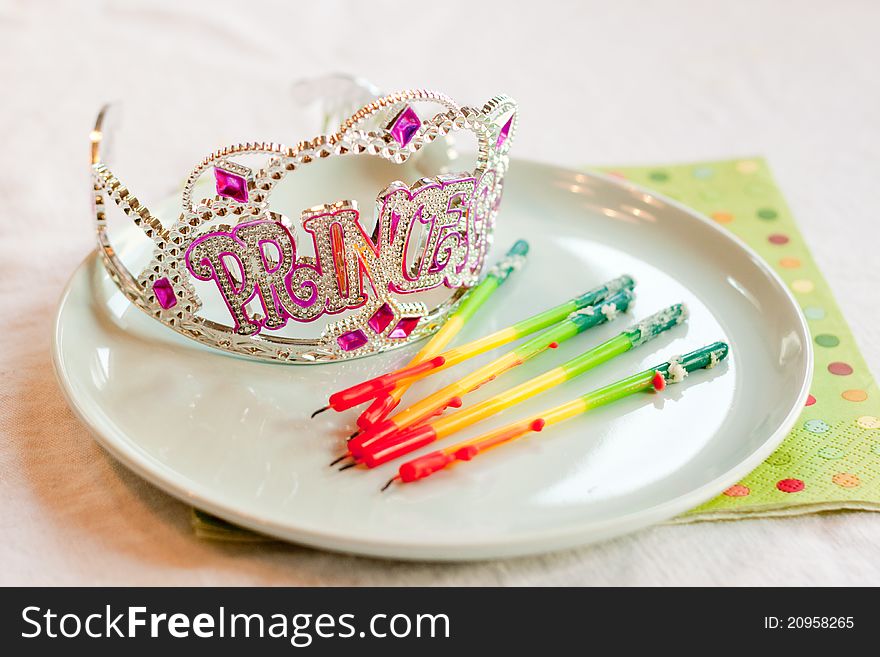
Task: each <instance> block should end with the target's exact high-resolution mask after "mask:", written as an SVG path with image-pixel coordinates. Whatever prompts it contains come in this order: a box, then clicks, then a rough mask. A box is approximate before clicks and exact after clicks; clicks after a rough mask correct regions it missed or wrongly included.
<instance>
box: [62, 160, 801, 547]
mask: <svg viewBox="0 0 880 657" xmlns="http://www.w3.org/2000/svg"><path fill="white" fill-rule="evenodd" d="M511 164H512V166H516V165H519V166H526V167H529V166H530V167H537V168H540V169H544V170H545V171H552V172H554V173H557V174H558V173H563V174H565V173H572V174H577V175H585V176H588V177H592V178H595V179H598V180H601V181H602V182H603V183H605V184H609V185H612V186H616V187H620V188H623V189H626V190H628V191H635V192H640V193H642V194H648V195H650V196H652V197H655V198H657V199H659V200H661V201H663V202H664V203H666V204H668V205H669V206H671V207H674V208H675V209H677V210H678V211H679V212H682V213H683V214H685V215H688V216H689V217H690V218H691V219H693V220H696V221H699V222H701V223H703V224H704V225H707V226H709V227H710V228H711V229H712V230H714V231H715V232H717V233H718V234H720V235H722V236H723V237H724V238H725V239H728V240H731V241H732V242H733V243H734V244H736V246H738V247H739V248H740V249H741V250H742V251H743V252H745V253H746V254H747V255H748V256H749V257H750V258H751V260H752V261H753V262H754V263H755V264H756V266H757V267H759V268H760V269H761V270H762V271H763V273H765V274H766V275H768V276H769V277H770V278H771V279H773V280H774V281H775V283H776V284H777V286H778V287H779V288H780V289H781V290H782V291H783V294H784V296H785V297H786V299H787V301H788V302H789V304H790V305H791V307H792V308H794V310H795V311H796V312H795V316H796V318H797V319H798V326H797V328H798V329H799V331H800V333H801V337H802V338H804V339H803V345H804V358H803V361H804V363H805V368H804V370H803V372H802V373H801V389H800V391H799V392H798V396H797V398H796V401H795V403H794V404H793V405H792V407H791V408H790V409H789V411H788V413H787V414H786V416H785V418H784V419H783V421H782V422H781V423H780V424H779V426H778V427H777V428H776V430H775V431H774V432H772V433H771V434H770V435H769V436H768V437H767V439H766V440H765V441H764V442H763V443H762V444H761V446H760V447H759V448H758V449H756V450H755V451H754V452H752V453H751V454H750V455H749V456H748V457H747V458H745V459H743V460H742V461H740V462H739V464H737V465H736V466H734V467H732V468H730V469H728V470H727V471H726V472H724V473H722V474H720V475H718V476H717V477H715V478H714V479H712V480H710V481H708V482H706V483H704V484H703V485H701V486H699V487H697V488H695V489H693V490H691V491H689V492H687V493H684V494H681V495H678V496H676V497H674V498H672V499H670V500H667V501H665V502H662V503H660V504H655V505H652V506H648V507H645V508H642V509H639V510H636V511H631V512H629V513H626V514H624V515H619V516H615V517H613V518H609V519H606V520H602V521H590V522H587V523H586V524H575V523H571V524H569V525H567V526H563V527H560V528H556V529H553V530H546V529H545V530H541V531H540V532H535V531H533V530H532V531H526V532H518V533H516V534H512V535H507V536H505V537H504V539H503V540H499V539H497V538H495V539H475V540H472V541H469V542H467V543H461V542H450V543H445V542H441V541H437V540H430V541H426V542H418V541H415V542H400V541H397V542H392V541H386V540H381V541H377V540H373V539H368V538H360V539H355V538H351V537H349V536H346V535H341V534H338V533H335V532H316V531H313V530H311V529H303V528H295V527H291V526H290V525H285V524H282V523H279V522H276V521H274V520H272V519H269V518H264V517H261V516H258V515H256V514H253V513H251V512H247V511H243V510H241V509H239V508H236V507H235V506H234V505H230V504H228V503H223V502H217V501H215V500H214V499H213V498H212V496H211V495H209V494H207V491H206V490H205V489H204V487H203V486H202V485H201V484H196V485H191V486H184V485H182V483H181V482H180V481H179V480H180V479H181V478H182V477H181V476H180V475H179V474H178V473H177V472H176V471H175V470H173V469H171V468H168V467H167V466H165V465H164V464H162V463H159V462H157V461H154V460H150V459H142V458H139V455H138V453H137V452H138V448H137V445H136V444H134V443H133V442H132V441H131V440H130V439H128V438H127V436H126V435H125V434H124V433H123V432H121V431H118V430H117V429H116V428H115V427H114V426H112V425H109V426H108V425H107V424H106V423H102V422H100V418H97V417H92V415H91V413H90V411H88V410H87V409H86V408H84V406H83V404H81V403H80V401H79V400H78V398H77V396H76V392H75V390H74V385H73V383H72V382H71V381H70V380H68V378H67V377H66V376H65V375H64V372H63V370H64V363H63V356H62V354H61V313H62V310H63V308H64V307H65V302H66V300H67V299H68V297H69V296H70V292H71V288H72V286H73V283H74V279H75V278H76V273H77V272H78V271H80V269H83V268H85V267H88V266H89V265H90V261H92V260H95V259H96V258H97V253H96V252H95V251H92V252H91V253H90V254H89V255H88V256H86V257H85V258H84V259H83V260H82V261H81V262H80V264H79V265H78V266H77V267H76V268H75V269H74V271H73V273H72V274H71V276H70V278H69V279H68V281H67V283H66V284H65V286H64V289H63V291H62V293H61V295H60V297H59V300H58V302H57V306H56V309H55V313H54V317H53V321H52V342H51V356H52V357H51V361H52V369H53V371H54V373H55V378H56V380H57V381H58V383H59V387H60V388H61V390H62V393H63V395H64V397H65V399H66V401H67V403H68V406H70V408H71V409H72V410H73V411H74V413H75V414H76V416H77V417H78V418H79V420H80V421H81V422H82V423H83V424H84V425H85V426H86V427H87V428H88V430H89V433H91V435H92V436H93V438H94V439H95V440H96V442H98V444H99V445H101V446H102V447H103V448H104V449H105V450H106V451H107V452H108V453H110V454H111V456H113V458H115V459H116V460H118V461H119V462H120V463H122V464H123V465H125V466H126V467H127V468H128V469H130V470H131V471H133V472H134V473H135V474H137V475H138V476H140V477H142V478H143V479H145V480H147V481H148V482H149V483H150V484H152V485H154V486H156V487H158V488H160V489H161V490H163V491H165V492H166V493H168V494H170V495H172V496H173V497H175V498H177V499H179V500H181V501H182V502H185V503H187V504H189V505H191V506H193V507H197V508H199V509H202V510H205V511H207V512H209V513H211V514H213V515H216V516H218V517H220V518H222V519H224V520H227V521H229V522H231V523H234V524H236V525H239V526H241V527H244V528H246V529H250V530H252V531H256V532H259V533H261V534H265V535H268V536H270V537H275V538H279V539H282V540H285V541H290V542H293V543H296V544H299V545H305V546H308V547H311V548H316V549H325V550H331V551H334V552H342V553H346V554H355V555H360V556H368V557H376V558H386V559H395V560H401V561H438V562H453V561H473V560H486V559H497V558H510V557H517V556H525V555H531V554H542V553H547V552H553V551H557V550H562V549H566V548H574V547H580V546H585V545H589V544H592V543H595V542H598V541H602V540H606V539H608V538H611V537H613V536H619V535H622V534H626V533H629V532H632V531H635V530H637V529H641V528H644V527H648V526H651V525H653V524H656V523H658V522H661V521H663V520H667V519H670V518H672V517H674V516H676V515H678V514H680V513H683V512H685V511H688V510H690V509H693V508H695V507H697V506H699V505H700V504H702V503H703V502H706V501H708V500H709V499H711V498H712V497H714V496H715V495H718V494H720V493H721V492H722V491H723V490H724V489H725V488H727V487H729V486H731V485H733V484H734V483H736V482H737V481H738V480H739V479H741V478H742V477H743V476H745V475H747V474H748V473H749V472H751V471H752V470H754V469H755V468H756V467H757V466H758V465H760V463H761V462H763V461H764V460H765V459H766V458H767V457H768V456H770V454H772V452H773V451H774V450H775V449H776V448H777V447H778V446H779V444H781V443H782V441H783V440H784V439H785V437H786V436H787V435H788V433H789V431H790V430H791V428H792V427H793V426H794V424H795V422H796V421H797V418H798V417H799V416H800V414H801V412H802V410H803V407H804V404H805V403H806V400H807V397H808V395H809V389H810V385H811V384H812V378H813V372H814V366H815V364H814V350H813V344H812V338H811V335H810V330H809V325H808V323H807V320H806V317H805V316H804V314H803V312H802V310H801V308H800V305H799V304H798V303H797V300H796V299H795V297H794V294H793V293H792V291H791V290H790V289H789V287H788V286H787V285H786V284H785V282H784V281H783V280H782V278H781V277H780V276H779V274H778V273H777V272H776V271H774V270H773V269H772V267H770V265H769V264H768V263H767V261H766V260H765V259H764V258H762V257H761V256H760V255H758V253H757V252H756V251H755V250H754V249H753V248H752V247H750V246H749V245H748V244H746V243H745V242H744V241H743V240H742V239H740V238H739V237H738V236H736V235H734V234H733V233H732V232H730V231H728V230H726V229H724V228H723V227H721V226H719V225H718V224H717V223H715V222H713V221H712V220H711V219H709V218H708V217H707V216H705V215H704V214H702V213H700V212H698V211H697V210H695V209H693V208H690V207H688V206H686V205H685V204H683V203H680V202H679V201H676V200H675V199H671V198H669V197H668V196H665V195H663V194H660V193H658V192H656V191H654V190H651V189H648V188H645V187H642V186H641V185H637V184H635V183H633V182H631V181H628V180H622V179H620V178H617V177H615V176H611V175H608V174H605V173H602V172H600V171H595V170H593V169H586V170H578V169H573V168H570V167H566V166H559V165H554V164H550V163H544V162H540V161H536V160H530V159H520V158H513V159H512V162H511ZM519 166H517V168H519ZM218 355H219V354H218ZM279 366H282V367H283V366H286V365H283V364H282V365H279ZM193 483H194V484H195V482H193Z"/></svg>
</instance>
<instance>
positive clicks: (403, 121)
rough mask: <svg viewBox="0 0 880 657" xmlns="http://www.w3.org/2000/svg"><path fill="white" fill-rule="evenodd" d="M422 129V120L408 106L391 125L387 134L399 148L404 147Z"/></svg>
mask: <svg viewBox="0 0 880 657" xmlns="http://www.w3.org/2000/svg"><path fill="white" fill-rule="evenodd" d="M421 127H422V120H421V119H420V118H419V115H418V114H416V113H415V110H413V108H412V107H410V106H409V105H407V106H406V108H404V110H403V111H402V112H401V113H400V114H398V115H397V116H396V117H395V119H394V121H393V122H392V123H391V128H389V130H388V131H389V132H390V133H391V136H392V137H394V139H395V141H396V142H397V143H398V144H400V145H401V146H406V145H407V144H408V143H409V142H411V141H412V138H413V137H414V136H415V134H416V133H417V132H418V131H419V128H421Z"/></svg>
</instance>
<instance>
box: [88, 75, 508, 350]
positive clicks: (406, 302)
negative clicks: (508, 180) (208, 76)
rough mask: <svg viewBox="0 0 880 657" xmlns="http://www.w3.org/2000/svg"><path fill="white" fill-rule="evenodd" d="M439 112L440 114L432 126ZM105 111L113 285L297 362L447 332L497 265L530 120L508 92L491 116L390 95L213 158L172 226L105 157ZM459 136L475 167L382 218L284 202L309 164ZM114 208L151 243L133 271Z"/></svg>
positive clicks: (385, 208)
mask: <svg viewBox="0 0 880 657" xmlns="http://www.w3.org/2000/svg"><path fill="white" fill-rule="evenodd" d="M431 105H434V106H435V107H438V108H439V111H437V113H436V114H434V115H433V116H431V117H430V118H428V117H429V114H428V113H426V112H427V111H428V110H426V109H424V108H426V107H427V108H429V106H431ZM107 109H108V108H107V107H105V108H104V109H102V111H101V113H100V114H99V116H98V119H97V122H96V124H95V129H94V130H93V131H92V134H91V140H92V172H93V177H94V209H95V217H96V222H97V234H98V247H99V253H100V255H101V257H102V259H103V262H104V265H105V267H106V269H107V271H108V272H109V275H110V277H111V278H112V280H113V281H114V282H115V283H116V285H117V286H118V288H119V289H120V290H121V292H122V293H123V294H124V295H125V297H126V298H127V299H128V300H129V301H130V302H131V303H132V304H134V305H135V306H137V307H138V308H140V309H141V310H143V311H144V312H146V313H147V314H149V315H150V316H151V317H153V318H155V319H157V320H158V321H160V322H162V323H163V324H165V325H166V326H168V327H169V328H171V329H173V330H175V331H177V332H178V333H180V334H182V335H184V336H186V337H188V338H191V339H193V340H196V341H198V342H200V343H202V344H205V345H208V346H211V347H214V348H217V349H221V350H224V351H227V352H232V353H235V354H239V355H242V356H246V357H251V358H255V359H259V360H269V361H280V362H297V363H315V362H326V361H335V360H339V359H345V358H352V357H358V356H363V355H367V354H371V353H376V352H381V351H385V350H388V349H392V348H396V347H399V346H402V345H405V344H408V343H411V342H413V341H415V340H417V339H419V338H422V337H424V336H426V335H428V334H430V333H431V332H433V331H435V330H436V329H437V328H438V327H439V326H440V325H442V323H443V322H444V320H445V318H446V316H447V315H448V314H449V313H450V312H451V311H452V310H453V309H454V308H455V306H456V304H457V303H458V302H459V301H460V299H461V297H462V296H463V295H464V294H465V293H466V292H467V290H468V289H469V288H470V287H472V286H473V285H474V284H475V283H476V282H477V281H478V280H479V278H480V275H481V273H482V271H483V269H484V263H485V258H486V253H487V251H488V249H489V247H490V245H491V242H492V233H493V229H494V225H495V219H496V216H497V213H498V207H499V203H500V200H501V194H502V189H503V181H504V174H505V172H506V170H507V166H508V150H509V148H510V144H511V141H512V139H513V136H514V133H515V130H516V123H517V115H516V104H515V102H514V101H513V100H512V99H510V98H508V97H506V96H496V97H495V98H492V99H491V100H489V101H488V102H487V103H486V104H485V105H484V106H483V107H482V108H481V109H473V108H470V107H464V106H459V105H458V104H457V103H455V102H454V101H453V100H452V99H450V98H449V97H448V96H446V95H444V94H441V93H436V92H432V91H426V90H409V91H403V92H399V93H394V94H389V95H386V96H382V97H380V98H377V99H376V100H374V101H372V102H370V103H368V104H367V105H365V106H363V107H361V108H360V109H359V110H357V111H356V112H354V113H353V114H352V115H351V116H350V117H349V118H347V119H345V120H344V121H342V122H341V124H340V125H339V127H338V129H337V130H336V131H335V132H334V133H332V134H325V135H320V136H318V137H316V138H314V139H313V140H311V141H304V142H300V143H298V144H297V145H296V146H293V147H289V146H284V145H282V144H277V143H270V142H248V143H239V144H234V145H231V146H227V147H225V148H221V149H219V150H216V151H214V152H213V153H211V154H210V155H208V156H207V157H206V158H204V159H203V160H202V161H201V162H199V164H198V165H197V166H196V167H195V168H194V169H193V170H192V172H191V173H189V175H188V176H187V178H186V179H185V183H184V185H183V192H182V194H181V197H180V214H179V216H178V217H177V219H176V220H175V221H174V223H173V224H172V223H171V221H170V220H169V221H164V222H163V221H161V220H160V219H159V218H158V217H157V216H156V215H154V214H153V212H151V211H150V209H148V208H147V206H146V205H144V204H143V203H142V202H141V201H140V200H139V199H138V198H136V197H135V196H134V195H133V194H132V193H131V191H129V189H128V188H127V187H126V186H125V185H123V184H122V182H120V180H119V179H118V178H117V177H116V176H115V175H114V173H113V172H112V171H111V170H110V168H109V167H108V165H107V163H106V162H105V161H104V159H103V156H102V152H101V144H102V141H104V138H105V130H106V126H105V115H106V113H107ZM418 112H421V114H420V113H418ZM454 133H471V134H472V135H473V136H474V137H475V138H476V144H477V153H476V165H475V166H474V168H473V169H472V170H470V171H464V172H460V173H455V174H453V173H444V172H438V173H437V175H435V176H433V177H426V178H420V179H418V180H416V181H415V182H414V183H413V184H411V185H407V184H406V183H404V182H401V181H399V180H396V181H394V182H391V183H390V184H389V185H388V186H387V187H385V189H383V190H382V191H380V192H379V194H378V196H377V197H376V205H375V215H374V217H372V218H371V217H364V216H363V214H362V213H361V211H360V210H359V208H358V205H357V202H356V201H353V200H336V201H332V202H330V203H327V204H324V205H319V206H316V207H309V208H307V209H302V210H300V209H299V208H296V209H295V210H296V211H299V212H301V214H300V216H299V218H298V221H292V220H291V219H290V218H289V217H287V216H286V215H285V214H283V213H281V212H279V211H278V209H277V208H275V207H274V205H273V203H272V196H273V192H275V191H276V190H277V189H279V188H280V187H281V184H282V182H283V181H284V180H285V179H287V178H289V177H290V176H291V174H296V172H297V171H298V170H299V169H302V168H303V167H305V166H306V165H314V164H315V163H317V162H319V161H320V160H324V159H327V158H332V157H337V156H342V155H345V156H351V155H361V154H366V155H372V156H377V157H379V158H382V159H383V160H385V161H388V162H391V163H394V164H403V163H405V162H407V160H409V159H410V158H412V157H413V156H414V155H415V154H416V153H418V151H419V150H420V149H421V148H423V147H424V146H426V145H428V144H430V143H431V142H433V141H435V140H437V139H438V138H447V136H452V135H453V134H454ZM318 166H321V165H318ZM343 183H344V180H343ZM107 199H112V200H113V202H114V203H115V205H116V206H117V207H118V208H120V209H121V210H122V212H123V213H124V214H125V215H127V216H128V218H129V219H130V220H131V222H133V223H134V225H135V226H136V227H137V228H139V229H140V231H141V232H142V233H143V235H145V236H146V238H148V240H150V241H151V242H152V244H149V245H148V246H147V250H148V251H150V250H151V253H149V254H147V255H145V256H144V257H143V258H142V260H144V261H147V262H146V264H143V262H142V263H141V264H140V266H139V267H132V268H129V267H128V266H127V265H126V263H124V262H123V258H121V256H120V251H119V250H118V249H115V248H114V246H113V244H112V243H111V237H110V231H109V229H108V228H109V226H108V219H107V214H106V212H107V207H108V203H107ZM173 212H175V213H176V212H177V209H176V208H175V209H174V210H173ZM109 223H112V222H109ZM140 239H143V238H140ZM136 271H139V273H133V272H136ZM438 292H440V293H442V294H439V295H438ZM438 296H439V297H440V298H439V299H438ZM425 297H430V299H428V300H426V299H425ZM218 299H219V300H222V302H223V303H222V304H220V303H219V301H218ZM429 301H430V302H429ZM208 310H210V312H208ZM316 320H322V321H323V324H324V325H323V326H322V327H319V328H318V329H313V330H312V333H317V335H314V336H312V337H306V336H304V335H303V333H304V332H305V330H304V329H306V328H307V327H309V326H310V324H309V323H312V322H315V321H316Z"/></svg>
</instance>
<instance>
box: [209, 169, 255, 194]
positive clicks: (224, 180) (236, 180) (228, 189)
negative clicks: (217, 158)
mask: <svg viewBox="0 0 880 657" xmlns="http://www.w3.org/2000/svg"><path fill="white" fill-rule="evenodd" d="M214 180H216V181H217V195H218V196H225V197H226V198H231V199H232V200H234V201H238V202H239V203H247V200H248V188H247V180H245V179H244V177H243V176H239V175H238V174H237V173H232V172H231V171H226V169H221V168H220V167H214Z"/></svg>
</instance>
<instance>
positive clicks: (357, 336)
mask: <svg viewBox="0 0 880 657" xmlns="http://www.w3.org/2000/svg"><path fill="white" fill-rule="evenodd" d="M368 341H369V339H368V338H367V334H366V333H364V332H363V331H362V330H360V329H355V330H354V331H349V332H348V333H343V334H342V335H340V336H339V337H338V338H336V343H337V344H338V345H339V348H340V349H342V350H343V351H354V350H355V349H360V348H361V347H363V346H364V345H365V344H367V342H368Z"/></svg>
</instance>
